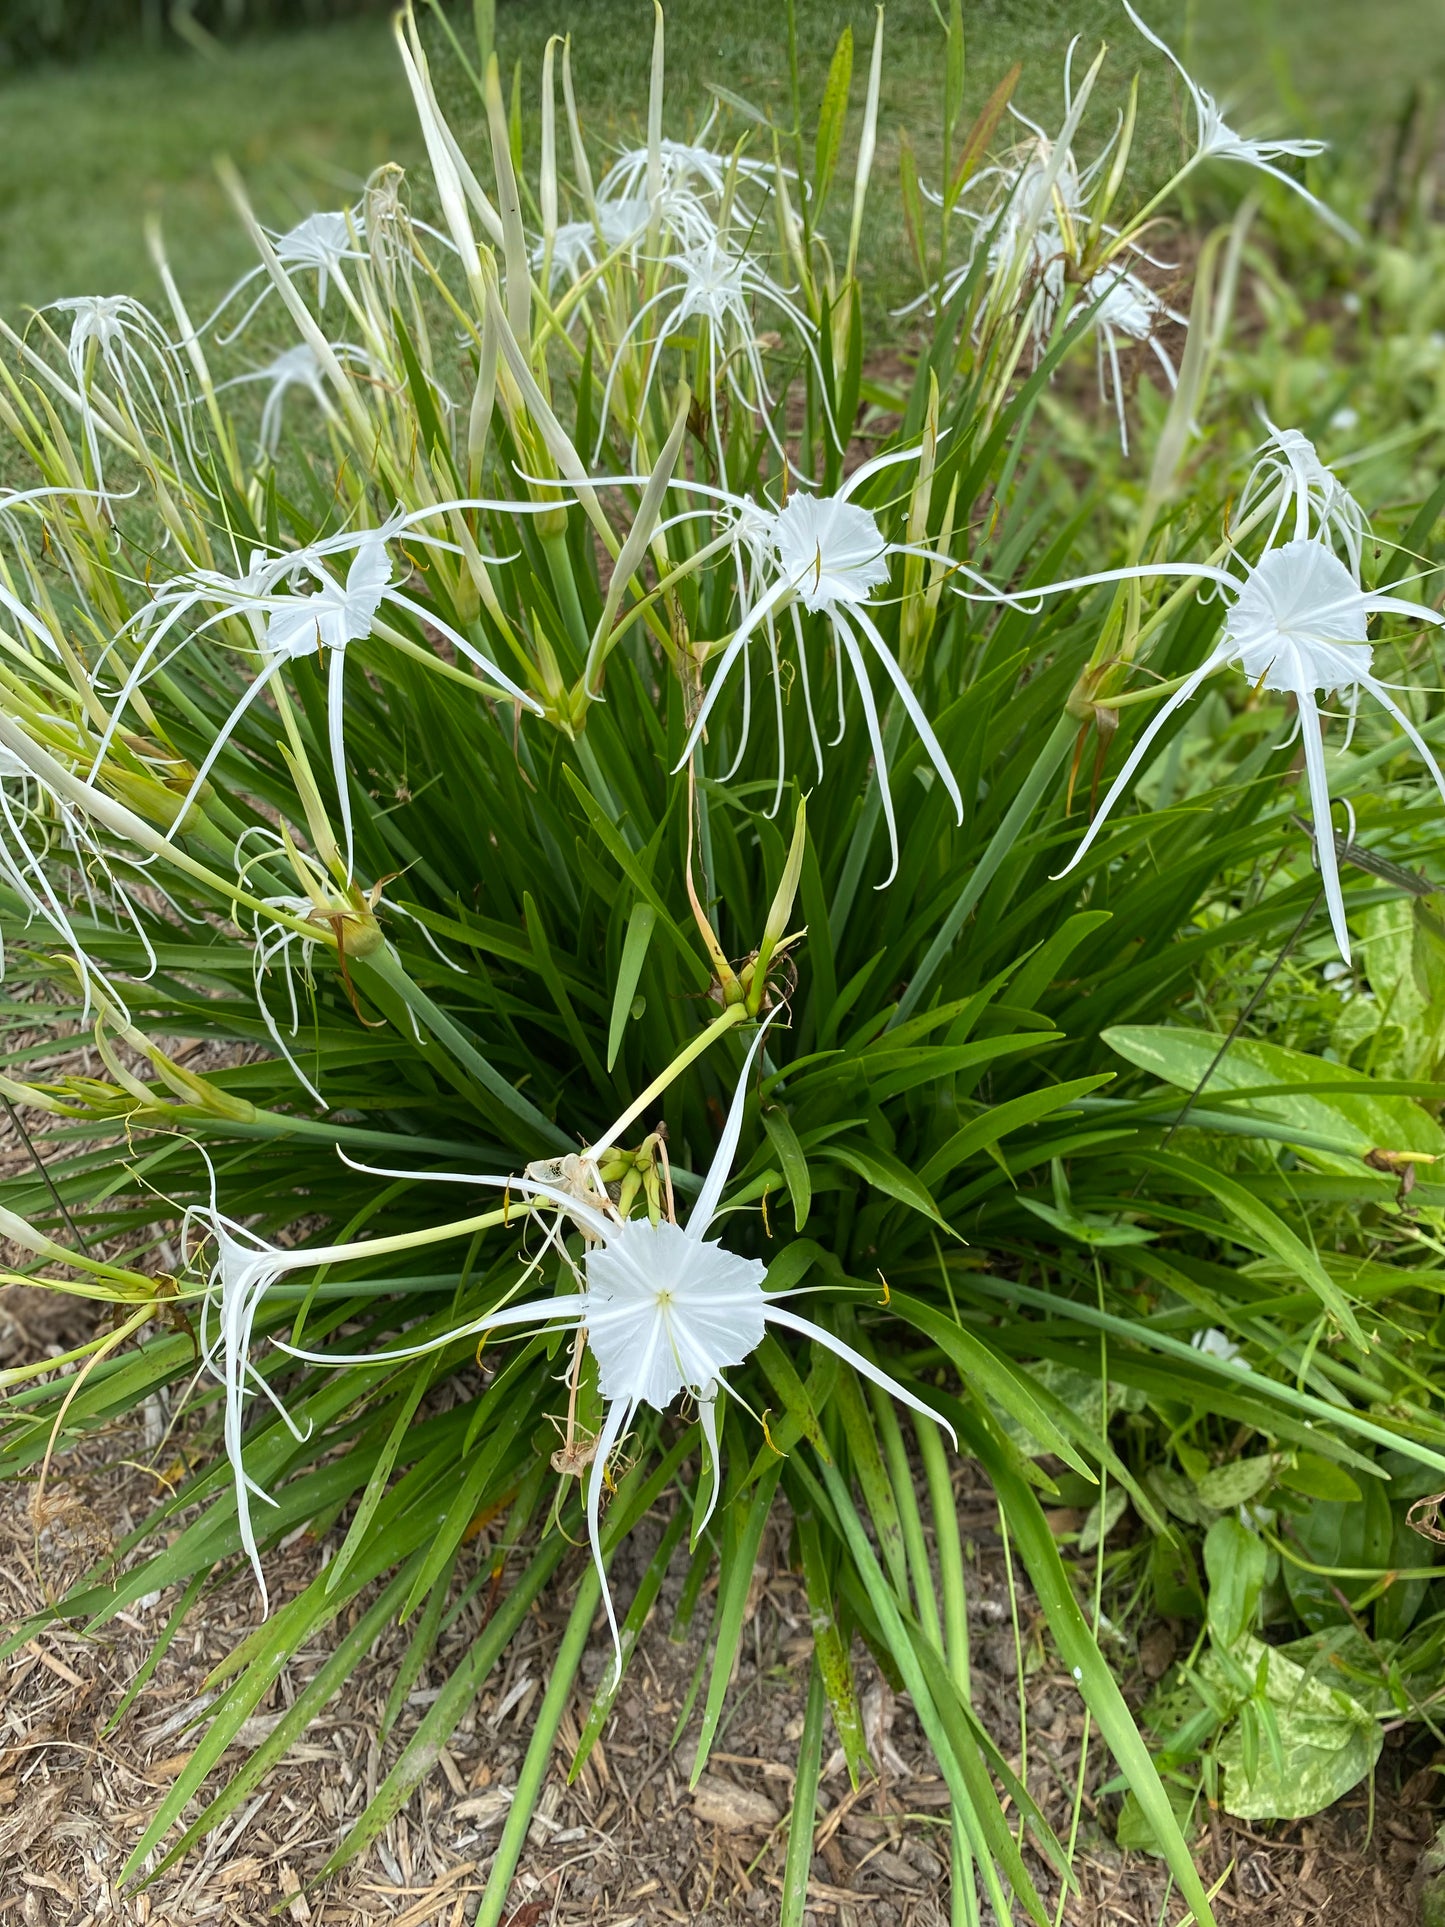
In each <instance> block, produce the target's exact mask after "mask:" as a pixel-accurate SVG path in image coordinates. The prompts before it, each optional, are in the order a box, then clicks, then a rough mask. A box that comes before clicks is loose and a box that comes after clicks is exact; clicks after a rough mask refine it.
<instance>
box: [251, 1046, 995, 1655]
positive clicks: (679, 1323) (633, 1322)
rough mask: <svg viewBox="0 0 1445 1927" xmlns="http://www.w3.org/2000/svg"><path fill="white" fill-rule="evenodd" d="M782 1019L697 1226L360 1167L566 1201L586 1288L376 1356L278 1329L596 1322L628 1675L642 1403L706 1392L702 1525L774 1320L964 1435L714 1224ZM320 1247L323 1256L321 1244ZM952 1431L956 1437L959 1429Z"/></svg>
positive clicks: (594, 1491)
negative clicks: (732, 1386)
mask: <svg viewBox="0 0 1445 1927" xmlns="http://www.w3.org/2000/svg"><path fill="white" fill-rule="evenodd" d="M771 1021H772V1020H771V1019H768V1020H767V1021H766V1022H765V1023H764V1024H763V1026H762V1028H761V1029H760V1030H759V1031H758V1033H757V1035H756V1036H755V1037H754V1039H753V1041H752V1044H751V1045H750V1046H749V1048H748V1052H747V1055H746V1058H745V1059H744V1062H743V1070H742V1076H741V1077H740V1079H739V1080H738V1087H737V1090H736V1092H735V1093H734V1096H733V1100H732V1104H731V1106H730V1108H729V1111H728V1115H727V1119H726V1122H725V1124H724V1127H723V1133H722V1137H721V1139H720V1140H719V1142H718V1147H717V1151H716V1153H715V1154H714V1157H713V1161H712V1165H711V1167H710V1168H709V1170H708V1173H707V1176H706V1178H705V1179H704V1180H703V1184H702V1189H701V1191H700V1192H699V1194H698V1197H697V1201H696V1203H695V1204H694V1205H693V1208H692V1212H691V1215H690V1216H689V1218H688V1221H687V1224H686V1226H683V1225H679V1224H677V1223H675V1222H673V1221H672V1220H671V1219H668V1218H659V1219H658V1221H657V1222H655V1223H654V1222H653V1221H652V1219H651V1218H650V1217H649V1216H645V1215H644V1216H642V1217H635V1218H626V1219H624V1218H621V1217H620V1216H619V1215H618V1213H617V1210H616V1207H615V1206H614V1205H612V1203H611V1201H610V1200H608V1199H607V1197H606V1193H605V1191H602V1190H601V1187H600V1186H599V1191H600V1192H601V1197H602V1199H603V1202H601V1203H599V1204H596V1205H594V1204H591V1203H588V1202H586V1201H585V1196H584V1189H585V1188H584V1187H583V1186H582V1185H579V1184H575V1183H574V1184H573V1185H571V1186H569V1187H568V1188H566V1189H561V1188H558V1187H557V1186H554V1185H551V1184H547V1183H544V1182H541V1181H539V1180H536V1179H530V1178H501V1177H473V1176H470V1175H467V1174H463V1173H450V1172H447V1173H442V1172H425V1173H415V1172H408V1173H404V1174H398V1173H394V1172H390V1171H384V1170H381V1169H378V1168H376V1167H373V1166H364V1167H358V1168H363V1169H367V1170H370V1171H371V1172H372V1173H373V1175H375V1176H386V1177H393V1176H396V1175H405V1176H409V1177H416V1176H421V1177H429V1178H434V1179H439V1180H441V1181H443V1182H450V1183H457V1184H469V1185H489V1186H492V1187H494V1188H505V1189H506V1190H507V1191H508V1193H509V1194H510V1196H511V1197H512V1198H513V1199H514V1200H515V1199H517V1198H522V1199H531V1200H545V1201H547V1202H550V1203H552V1204H555V1205H556V1206H558V1207H559V1210H560V1211H561V1212H563V1213H565V1215H566V1216H567V1217H568V1218H569V1219H570V1220H571V1222H572V1223H573V1225H574V1226H576V1227H577V1228H578V1229H580V1230H581V1231H582V1233H583V1235H584V1237H585V1238H586V1240H587V1249H586V1251H585V1254H584V1256H583V1258H582V1264H581V1268H580V1274H579V1283H580V1286H581V1289H580V1290H578V1291H575V1292H568V1293H565V1294H563V1295H561V1296H559V1297H555V1298H546V1299H541V1300H539V1301H536V1302H533V1303H524V1304H513V1305H507V1306H504V1307H502V1308H501V1309H499V1310H495V1311H490V1312H481V1313H479V1314H478V1315H477V1316H476V1317H475V1318H473V1319H470V1320H469V1321H468V1322H467V1323H466V1324H464V1325H461V1326H458V1327H456V1328H455V1329H454V1330H452V1331H449V1332H446V1333H444V1334H442V1335H441V1336H440V1337H437V1338H433V1339H430V1340H429V1341H428V1342H427V1343H426V1344H425V1345H419V1346H416V1347H410V1348H407V1347H403V1348H402V1349H400V1350H390V1351H387V1352H381V1353H376V1354H372V1355H368V1354H365V1353H362V1354H356V1355H349V1356H348V1355H342V1354H338V1353H334V1352H333V1353H326V1352H309V1351H303V1350H301V1349H299V1348H297V1347H293V1346H291V1345H285V1344H281V1343H280V1341H278V1349H280V1350H283V1351H286V1352H288V1353H289V1354H290V1355H291V1356H293V1357H296V1358H302V1359H305V1360H307V1361H308V1362H310V1363H313V1364H321V1365H384V1364H388V1363H390V1362H393V1361H394V1360H396V1359H398V1358H409V1357H418V1356H421V1355H422V1354H424V1353H426V1352H430V1351H435V1350H437V1349H439V1348H441V1347H443V1346H446V1345H450V1344H453V1343H455V1341H456V1340H457V1339H458V1338H460V1337H463V1336H470V1335H472V1334H474V1333H477V1332H483V1331H485V1332H489V1333H490V1332H499V1331H505V1330H509V1329H513V1328H523V1329H526V1328H530V1329H532V1330H538V1331H540V1330H552V1331H572V1332H578V1331H585V1332H586V1335H587V1346H588V1348H589V1350H590V1351H591V1353H592V1356H593V1358H594V1359H595V1360H596V1364H597V1380H598V1391H599V1393H600V1395H601V1397H602V1400H603V1402H604V1404H605V1406H606V1416H605V1418H604V1420H603V1424H602V1429H601V1432H600V1433H599V1435H598V1437H597V1441H596V1453H595V1456H594V1458H593V1460H592V1464H591V1475H590V1477H589V1478H588V1481H587V1489H586V1495H585V1507H586V1514H587V1532H588V1538H589V1540H590V1542H591V1546H592V1557H593V1560H594V1562H595V1563H596V1566H597V1571H598V1575H599V1577H600V1578H601V1580H602V1590H603V1599H604V1603H605V1605H606V1611H607V1622H608V1625H609V1627H610V1628H611V1631H612V1639H613V1645H614V1648H615V1651H616V1661H617V1672H618V1674H619V1675H620V1673H621V1668H622V1641H621V1635H620V1633H619V1631H618V1625H617V1616H616V1613H615V1611H614V1609H613V1604H612V1595H611V1592H610V1590H609V1589H608V1586H607V1580H606V1571H605V1567H604V1565H603V1560H602V1540H601V1527H600V1517H601V1504H602V1492H603V1488H604V1486H605V1484H606V1482H607V1467H608V1462H609V1460H611V1459H612V1457H613V1454H614V1452H615V1451H616V1449H617V1446H618V1444H619V1442H620V1441H621V1440H622V1439H623V1438H624V1437H625V1435H626V1433H627V1430H628V1427H629V1426H630V1425H631V1423H632V1421H633V1418H634V1417H635V1416H636V1414H637V1412H638V1411H639V1410H640V1408H642V1407H643V1406H649V1407H651V1409H652V1410H654V1411H657V1412H665V1411H667V1410H668V1408H669V1407H670V1406H671V1405H672V1404H673V1403H674V1401H675V1400H677V1399H678V1398H680V1397H682V1396H684V1395H686V1396H689V1397H691V1398H692V1399H693V1400H695V1401H696V1404H697V1410H698V1419H699V1423H700V1425H701V1427H702V1433H703V1438H704V1440H705V1442H706V1445H707V1452H708V1461H709V1466H710V1471H711V1478H710V1490H709V1497H708V1501H707V1504H706V1506H705V1507H704V1509H703V1514H702V1518H701V1520H700V1521H699V1524H698V1527H697V1530H698V1531H699V1532H701V1531H702V1530H703V1528H704V1527H705V1526H706V1525H707V1523H708V1520H709V1519H710V1518H711V1517H712V1513H713V1509H714V1507H715V1506H716V1504H717V1500H718V1494H719V1491H720V1487H721V1468H720V1466H719V1463H718V1431H717V1400H718V1394H719V1391H720V1390H721V1389H723V1388H724V1387H725V1385H726V1382H727V1381H726V1378H725V1374H726V1373H727V1372H728V1371H730V1370H732V1369H733V1368H735V1367H737V1366H740V1365H742V1364H743V1363H745V1361H746V1360H747V1359H748V1358H750V1357H751V1355H752V1354H753V1352H754V1351H755V1350H756V1349H757V1347H758V1346H759V1345H760V1344H761V1343H762V1341H763V1338H764V1336H765V1334H766V1332H767V1329H768V1327H769V1326H770V1325H774V1326H779V1327H781V1328H782V1329H784V1330H786V1331H791V1332H796V1333H798V1334H799V1335H800V1336H802V1337H804V1338H808V1339H811V1340H812V1341H813V1343H814V1344H817V1345H822V1346H824V1347H825V1348H826V1349H827V1350H829V1351H831V1352H833V1353H835V1354H836V1355H837V1356H838V1357H839V1358H841V1359H843V1360H844V1361H845V1363H847V1364H849V1365H851V1366H852V1367H853V1368H854V1369H855V1370H856V1371H858V1372H861V1373H862V1374H863V1375H864V1376H865V1377H866V1378H868V1379H870V1380H872V1382H873V1383H874V1384H875V1385H878V1386H880V1387H881V1388H882V1389H883V1390H884V1391H886V1392H888V1393H889V1394H890V1395H891V1396H892V1397H893V1398H896V1399H898V1400H899V1401H900V1402H901V1403H902V1404H904V1405H907V1406H909V1407H910V1408H911V1409H912V1410H913V1411H916V1412H919V1413H921V1414H922V1415H923V1416H924V1417H927V1418H931V1419H933V1420H934V1421H935V1422H936V1423H937V1424H939V1425H941V1426H942V1427H943V1429H944V1430H945V1431H946V1432H948V1434H949V1436H950V1437H951V1438H953V1437H954V1434H953V1428H952V1427H951V1426H950V1425H949V1424H948V1422H947V1420H946V1419H943V1418H941V1417H940V1416H939V1414H938V1413H937V1412H935V1411H934V1410H933V1409H932V1407H931V1406H929V1405H927V1404H926V1403H925V1402H924V1401H923V1400H922V1399H920V1398H917V1397H916V1396H915V1395H914V1394H913V1393H912V1392H910V1391H909V1390H908V1389H907V1388H906V1387H905V1386H903V1385H900V1384H899V1383H898V1382H897V1380H896V1379H894V1378H892V1377H890V1375H889V1374H888V1373H887V1372H885V1371H883V1370H881V1369H880V1368H879V1367H878V1366H877V1365H875V1364H874V1363H873V1362H872V1361H871V1360H870V1359H867V1358H864V1357H863V1356H862V1354H861V1353H859V1352H857V1351H855V1350H854V1349H853V1347H851V1346H849V1345H847V1344H845V1343H844V1342H843V1340H842V1339H840V1338H836V1337H834V1335H833V1334H832V1333H831V1332H830V1331H827V1330H826V1329H825V1328H824V1327H823V1326H821V1325H816V1324H814V1323H813V1322H812V1321H811V1320H810V1319H807V1318H803V1317H800V1316H799V1315H798V1313H796V1312H793V1311H789V1310H788V1309H786V1307H785V1306H784V1305H783V1303H782V1300H783V1299H784V1298H785V1297H789V1296H792V1295H793V1294H791V1293H786V1292H777V1293H770V1292H768V1291H765V1290H764V1280H765V1278H766V1276H767V1266H766V1265H765V1264H763V1262H762V1261H761V1259H758V1258H749V1257H744V1256H743V1255H742V1254H741V1253H739V1252H735V1251H729V1250H728V1249H727V1247H726V1246H725V1245H722V1244H720V1243H718V1242H717V1240H716V1239H713V1238H710V1237H709V1236H708V1233H709V1232H710V1231H711V1229H712V1227H713V1222H714V1220H715V1218H716V1216H717V1214H718V1209H719V1206H720V1205H721V1203H722V1194H723V1190H724V1187H725V1186H726V1184H727V1181H728V1178H729V1176H730V1174H731V1171H732V1165H733V1158H734V1156H735V1155H736V1152H737V1147H738V1141H739V1138H740V1136H741V1133H742V1126H743V1114H744V1111H745V1110H746V1107H747V1100H748V1080H749V1075H750V1073H751V1071H752V1067H753V1064H754V1062H755V1060H756V1058H757V1054H758V1051H759V1049H760V1048H761V1046H762V1042H763V1039H764V1036H765V1035H766V1033H767V1028H768V1023H770V1022H771ZM611 1136H612V1133H610V1132H609V1133H608V1134H607V1137H606V1138H604V1139H602V1140H599V1147H598V1148H599V1149H600V1146H601V1145H602V1144H605V1143H608V1142H609V1141H610V1139H611ZM300 1255H301V1254H297V1253H286V1254H284V1260H285V1261H286V1262H288V1263H289V1262H291V1261H292V1260H294V1259H296V1258H297V1257H298V1256H300ZM311 1255H312V1256H313V1257H315V1258H316V1259H317V1261H318V1262H320V1261H321V1254H311ZM275 1256H276V1257H282V1256H283V1254H280V1253H277V1254H275ZM569 1262H570V1260H569ZM251 1275H252V1274H251V1272H250V1271H249V1270H247V1271H245V1272H244V1277H245V1279H246V1280H249V1279H250V1277H251ZM238 1289H240V1288H238ZM803 1289H808V1287H803ZM233 1376H234V1374H233ZM954 1443H955V1445H956V1444H957V1440H956V1438H955V1439H954Z"/></svg>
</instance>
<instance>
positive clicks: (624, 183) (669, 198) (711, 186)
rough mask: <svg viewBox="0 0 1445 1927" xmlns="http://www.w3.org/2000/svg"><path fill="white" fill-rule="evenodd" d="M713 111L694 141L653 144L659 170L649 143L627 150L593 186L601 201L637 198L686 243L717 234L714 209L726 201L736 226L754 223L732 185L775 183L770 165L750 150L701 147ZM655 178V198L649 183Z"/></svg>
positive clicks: (700, 241)
mask: <svg viewBox="0 0 1445 1927" xmlns="http://www.w3.org/2000/svg"><path fill="white" fill-rule="evenodd" d="M716 113H717V110H716V108H714V110H713V112H712V113H710V114H709V115H708V117H707V120H706V121H705V122H704V123H703V126H702V128H701V129H700V131H699V134H698V138H697V140H696V141H675V140H668V139H667V138H666V137H663V138H662V139H660V140H659V141H658V143H657V151H656V162H657V171H656V175H655V176H654V175H653V173H652V163H653V155H652V153H651V151H650V150H649V149H648V148H647V147H634V148H629V149H628V151H627V152H626V153H623V154H620V155H619V156H618V157H617V159H616V160H615V161H614V162H613V163H612V165H611V167H609V168H608V170H607V172H606V173H605V174H604V175H603V177H602V181H601V184H600V186H599V188H598V190H597V192H598V198H599V201H602V200H616V201H624V202H628V201H634V202H635V201H639V200H640V201H641V203H642V205H643V207H644V208H645V209H647V211H648V215H649V217H650V216H651V215H653V214H655V215H656V217H657V219H658V220H659V221H660V222H661V223H662V225H663V227H664V228H665V229H666V230H667V231H668V232H670V233H671V234H673V235H675V236H676V237H677V239H678V240H679V241H681V242H682V243H683V245H684V246H692V247H696V246H701V245H703V244H705V243H706V242H707V241H709V240H710V239H714V238H716V236H717V232H718V229H717V219H716V215H715V214H714V211H713V210H714V208H717V209H719V210H720V208H721V206H722V204H723V203H724V202H726V201H727V200H728V199H729V192H728V190H729V185H730V178H729V177H731V183H732V185H733V192H732V195H731V205H732V209H733V212H734V214H735V215H736V217H737V221H738V224H739V225H740V226H741V227H743V228H745V229H752V228H754V227H755V226H756V225H757V214H756V212H755V211H754V210H753V209H751V208H749V207H747V206H745V205H744V203H743V201H742V200H741V198H740V197H739V196H738V194H737V192H736V184H737V183H739V182H742V183H745V184H746V185H748V186H752V187H760V188H762V189H764V190H765V191H766V190H768V189H771V187H772V184H773V175H774V167H773V163H772V162H771V161H770V160H759V159H757V158H755V157H754V156H752V155H750V154H744V153H733V154H722V153H719V152H718V151H717V150H716V149H714V148H711V147H708V146H706V145H704V142H705V140H706V137H707V134H708V131H709V129H710V128H711V126H712V124H713V121H714V119H715V118H716ZM654 180H655V198H654V199H649V196H650V195H653V194H654V188H653V185H652V183H653V181H654Z"/></svg>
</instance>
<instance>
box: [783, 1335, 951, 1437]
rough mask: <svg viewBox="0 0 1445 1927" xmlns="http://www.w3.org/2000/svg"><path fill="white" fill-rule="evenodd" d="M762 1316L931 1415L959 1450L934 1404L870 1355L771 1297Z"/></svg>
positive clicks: (884, 1389)
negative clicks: (819, 1346) (817, 1346)
mask: <svg viewBox="0 0 1445 1927" xmlns="http://www.w3.org/2000/svg"><path fill="white" fill-rule="evenodd" d="M763 1316H764V1317H765V1318H766V1319H767V1321H768V1323H769V1324H770V1325H783V1326H785V1327H786V1328H787V1329H788V1330H789V1331H793V1332H797V1333H798V1335H799V1336H800V1337H802V1338H811V1339H812V1341H813V1343H814V1344H815V1345H823V1346H825V1347H826V1348H827V1349H828V1350H829V1351H830V1352H832V1353H833V1354H834V1356H835V1357H837V1358H841V1359H842V1360H843V1362H844V1363H845V1364H846V1365H851V1366H852V1367H853V1369H854V1371H855V1372H861V1373H862V1374H863V1376H864V1377H865V1378H867V1379H871V1380H872V1382H873V1383H874V1384H875V1385H877V1386H879V1387H880V1388H881V1389H882V1390H883V1391H885V1392H887V1394H888V1396H889V1397H890V1398H896V1399H897V1400H898V1402H899V1404H900V1405H906V1406H907V1407H908V1408H909V1410H910V1411H912V1412H918V1413H921V1414H922V1416H923V1417H924V1418H931V1419H932V1420H933V1422H934V1424H935V1425H939V1426H942V1428H943V1430H944V1431H945V1432H947V1434H948V1436H949V1437H950V1438H951V1439H952V1440H953V1447H954V1450H955V1451H957V1450H958V1434H957V1433H956V1432H955V1431H954V1429H953V1427H952V1426H951V1425H950V1424H949V1422H948V1420H947V1419H946V1418H944V1417H943V1415H942V1413H940V1412H935V1411H934V1409H933V1407H932V1406H931V1405H925V1404H924V1402H923V1400H922V1399H921V1398H915V1397H914V1395H913V1393H912V1392H910V1391H908V1390H907V1389H906V1387H904V1386H902V1385H900V1384H899V1383H898V1380H897V1379H896V1378H890V1377H889V1375H888V1373H887V1372H885V1371H884V1370H883V1368H882V1367H881V1366H879V1365H875V1364H874V1363H873V1361H872V1359H871V1358H865V1357H864V1356H863V1354H862V1353H861V1352H855V1351H854V1349H853V1347H852V1346H851V1345H845V1344H844V1342H843V1340H842V1339H841V1338H835V1337H834V1336H833V1334H832V1332H830V1331H824V1329H823V1327H822V1326H821V1325H815V1324H814V1323H813V1321H812V1319H811V1318H800V1317H799V1316H798V1314H797V1312H795V1311H784V1310H782V1309H781V1307H780V1306H778V1305H777V1304H776V1303H775V1302H774V1301H773V1300H772V1299H769V1300H768V1308H767V1310H766V1311H765V1312H764V1313H763Z"/></svg>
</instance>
